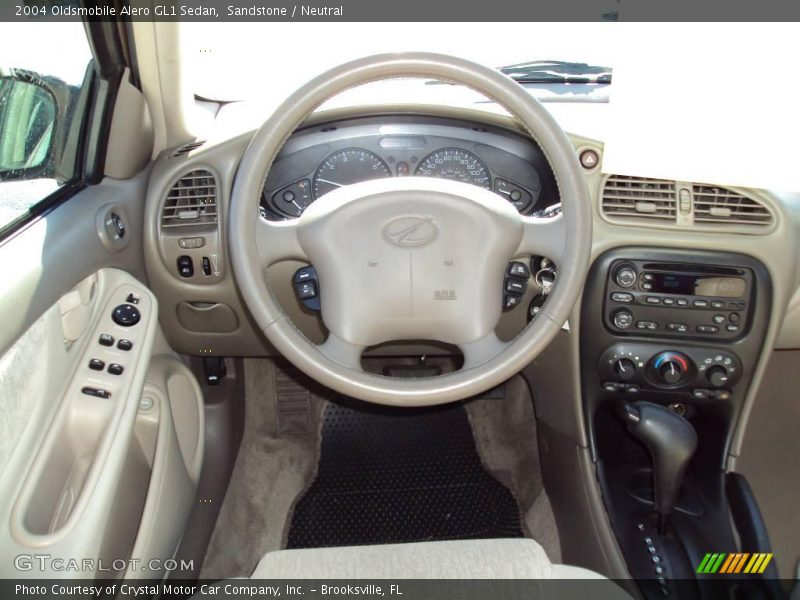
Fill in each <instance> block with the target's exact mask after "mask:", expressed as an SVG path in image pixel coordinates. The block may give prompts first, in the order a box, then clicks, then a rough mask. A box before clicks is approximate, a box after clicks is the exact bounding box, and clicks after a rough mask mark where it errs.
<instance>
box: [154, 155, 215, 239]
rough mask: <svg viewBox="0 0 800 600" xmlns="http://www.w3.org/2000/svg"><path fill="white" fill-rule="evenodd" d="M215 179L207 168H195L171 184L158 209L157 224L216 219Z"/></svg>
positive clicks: (210, 222)
mask: <svg viewBox="0 0 800 600" xmlns="http://www.w3.org/2000/svg"><path fill="white" fill-rule="evenodd" d="M217 219H218V216H217V182H216V179H215V178H214V175H213V174H212V173H211V171H208V170H206V169H196V170H194V171H189V172H188V173H186V174H185V175H182V176H181V177H180V179H178V181H176V182H175V185H173V186H172V189H170V191H169V193H168V194H167V198H166V200H165V201H164V208H163V210H162V212H161V227H162V228H163V229H167V228H170V227H185V226H189V225H213V224H216V223H217Z"/></svg>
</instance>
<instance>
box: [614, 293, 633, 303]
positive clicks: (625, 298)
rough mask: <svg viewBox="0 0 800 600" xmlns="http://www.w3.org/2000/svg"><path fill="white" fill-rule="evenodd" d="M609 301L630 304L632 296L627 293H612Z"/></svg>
mask: <svg viewBox="0 0 800 600" xmlns="http://www.w3.org/2000/svg"><path fill="white" fill-rule="evenodd" d="M611 299H612V300H613V301H614V302H619V303H620V304H630V303H631V302H633V294H629V293H628V292H614V293H613V294H611Z"/></svg>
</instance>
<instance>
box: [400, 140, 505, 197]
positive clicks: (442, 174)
mask: <svg viewBox="0 0 800 600" xmlns="http://www.w3.org/2000/svg"><path fill="white" fill-rule="evenodd" d="M415 175H420V176H422V177H439V178H441V179H452V180H453V181H463V182H464V183H471V184H472V185H477V186H480V187H482V188H486V189H487V190H490V189H492V177H491V175H489V170H488V169H487V168H486V165H484V164H483V162H482V161H481V159H480V158H478V157H477V156H475V155H474V154H472V153H471V152H467V151H466V150H461V149H460V148H444V149H442V150H437V151H436V152H434V153H432V154H429V155H428V156H426V157H425V158H423V159H422V161H421V162H420V163H419V166H418V167H417V170H416V172H415Z"/></svg>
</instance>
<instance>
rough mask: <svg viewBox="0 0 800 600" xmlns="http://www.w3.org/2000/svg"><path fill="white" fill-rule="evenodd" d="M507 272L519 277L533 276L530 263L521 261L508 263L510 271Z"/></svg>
mask: <svg viewBox="0 0 800 600" xmlns="http://www.w3.org/2000/svg"><path fill="white" fill-rule="evenodd" d="M506 272H507V274H508V275H509V276H510V277H519V278H521V279H528V278H529V277H530V276H531V272H530V270H529V269H528V265H526V264H525V263H523V262H519V261H514V262H511V263H508V271H506Z"/></svg>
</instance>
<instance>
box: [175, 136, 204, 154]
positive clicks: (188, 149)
mask: <svg viewBox="0 0 800 600" xmlns="http://www.w3.org/2000/svg"><path fill="white" fill-rule="evenodd" d="M205 143H206V141H205V140H196V141H194V142H189V143H188V144H184V145H183V146H181V147H180V148H178V149H177V150H175V152H173V153H172V156H173V157H177V156H183V155H184V154H189V152H191V151H192V150H196V149H197V148H199V147H200V146H202V145H203V144H205Z"/></svg>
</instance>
